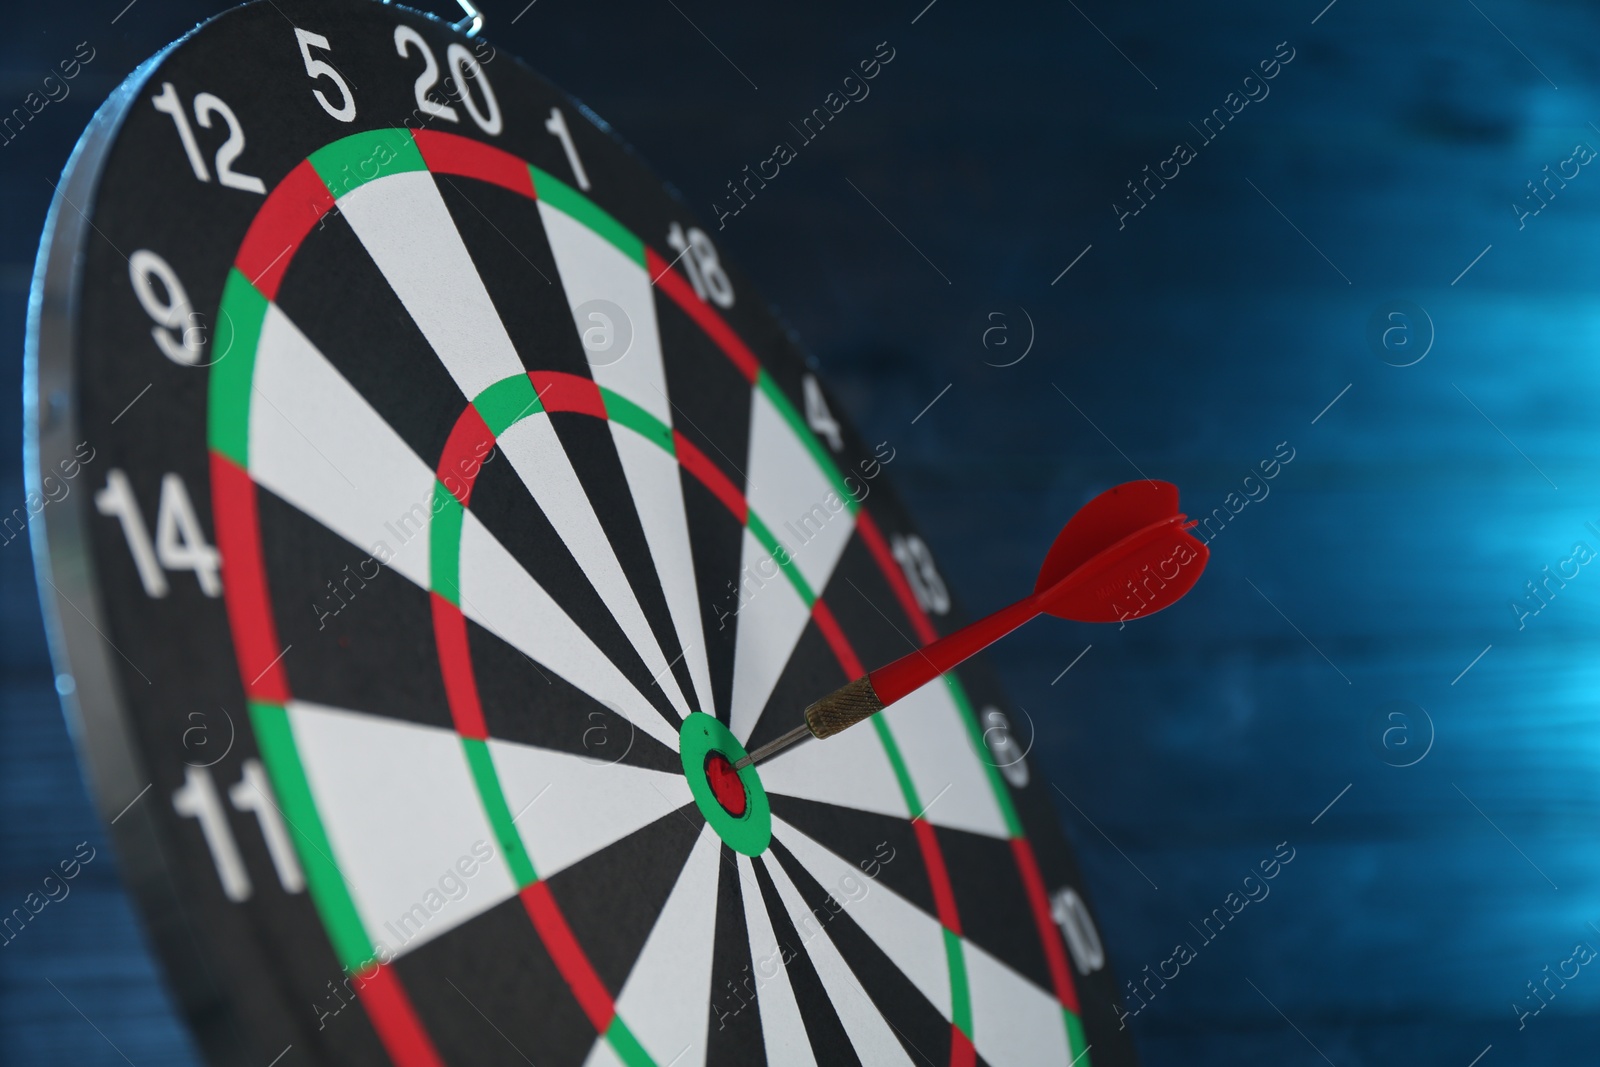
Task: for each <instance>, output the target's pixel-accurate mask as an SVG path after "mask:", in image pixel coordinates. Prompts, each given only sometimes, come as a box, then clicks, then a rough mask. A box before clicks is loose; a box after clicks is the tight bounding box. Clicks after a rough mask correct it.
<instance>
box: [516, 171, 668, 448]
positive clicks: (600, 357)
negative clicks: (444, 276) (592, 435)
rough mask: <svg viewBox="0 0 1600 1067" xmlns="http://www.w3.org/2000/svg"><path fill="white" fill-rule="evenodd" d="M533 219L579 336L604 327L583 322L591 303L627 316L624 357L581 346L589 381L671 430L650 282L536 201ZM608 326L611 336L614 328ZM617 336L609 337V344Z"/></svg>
mask: <svg viewBox="0 0 1600 1067" xmlns="http://www.w3.org/2000/svg"><path fill="white" fill-rule="evenodd" d="M539 218H540V219H541V220H542V221H543V222H544V232H545V237H546V238H547V239H548V240H549V242H550V251H551V252H552V253H553V254H554V255H555V260H556V267H557V269H559V270H560V272H561V288H562V289H564V290H565V291H566V294H567V303H568V305H569V306H570V307H571V308H572V312H573V318H574V322H575V325H576V328H577V330H578V333H579V335H580V336H581V335H582V333H583V332H584V331H585V330H587V329H590V328H592V327H596V326H603V325H605V324H604V323H603V321H601V320H596V319H591V318H589V315H590V313H591V312H592V311H595V310H599V309H597V308H595V302H596V301H607V302H609V303H611V304H614V305H616V306H617V308H619V309H620V310H621V311H622V313H623V314H624V315H625V316H627V321H626V323H625V325H626V327H627V332H628V334H629V335H630V340H629V344H628V347H627V349H626V350H625V351H622V352H620V353H619V352H615V351H611V350H609V349H607V350H604V351H592V350H591V349H590V348H589V346H585V349H584V350H585V352H587V353H589V371H590V373H591V374H593V375H594V380H595V381H596V382H597V383H599V384H600V385H603V386H605V387H606V388H607V389H610V390H611V391H612V392H614V393H620V394H621V395H622V396H624V397H626V398H627V399H629V400H630V401H632V402H633V403H635V404H637V405H638V406H639V407H641V408H644V410H646V411H648V412H649V413H650V414H652V415H654V416H655V417H656V418H657V419H659V420H660V421H662V422H664V423H666V424H667V425H668V426H671V425H672V411H671V405H670V404H669V403H668V402H667V376H666V372H665V370H664V369H663V368H662V365H661V339H660V335H659V333H658V332H657V330H656V297H655V292H654V289H653V287H652V286H651V284H650V276H649V275H648V274H646V273H645V270H644V268H643V267H641V266H639V264H638V263H636V262H634V261H633V260H632V259H630V258H628V256H627V255H625V254H624V253H623V252H622V250H621V249H619V248H617V246H616V245H614V244H612V243H611V242H610V241H608V240H606V239H605V238H604V237H602V236H600V235H599V234H597V233H595V232H594V231H593V230H591V229H590V228H589V227H587V226H585V225H584V224H583V223H581V222H579V221H577V220H576V219H574V218H573V217H572V216H570V215H568V214H567V213H566V212H564V211H562V210H561V209H559V208H554V207H551V206H550V205H549V203H547V202H546V201H543V200H541V201H539ZM611 325H612V326H613V328H614V330H615V329H616V328H618V326H619V324H616V323H612V324H611ZM617 336H618V335H617V334H616V333H614V334H613V338H614V339H615V338H616V337H617Z"/></svg>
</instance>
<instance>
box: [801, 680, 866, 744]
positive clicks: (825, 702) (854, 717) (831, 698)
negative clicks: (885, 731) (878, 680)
mask: <svg viewBox="0 0 1600 1067" xmlns="http://www.w3.org/2000/svg"><path fill="white" fill-rule="evenodd" d="M882 710H883V701H881V700H879V699H878V694H877V691H876V690H874V689H873V688H872V680H871V679H870V678H868V677H866V676H865V675H863V676H862V677H860V678H857V679H856V680H855V681H853V682H851V683H850V684H849V685H845V686H841V687H840V688H838V689H835V690H834V691H833V692H831V693H829V694H828V695H827V696H825V697H823V698H822V699H821V700H818V701H817V702H815V703H814V704H812V705H810V706H809V707H807V708H806V725H807V726H809V727H810V728H811V733H812V735H813V736H815V737H817V738H818V739H819V740H820V739H821V738H825V737H832V736H833V735H834V734H836V733H839V732H841V731H843V730H846V729H848V728H850V727H852V726H854V725H855V724H856V723H858V722H860V721H861V720H862V719H870V718H871V717H872V716H874V715H876V714H877V713H878V712H880V711H882Z"/></svg>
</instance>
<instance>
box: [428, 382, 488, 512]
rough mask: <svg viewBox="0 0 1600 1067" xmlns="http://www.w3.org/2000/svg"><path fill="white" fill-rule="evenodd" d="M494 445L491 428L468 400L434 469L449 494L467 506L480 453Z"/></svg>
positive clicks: (476, 472) (481, 460) (480, 464)
mask: <svg viewBox="0 0 1600 1067" xmlns="http://www.w3.org/2000/svg"><path fill="white" fill-rule="evenodd" d="M493 447H494V432H493V431H492V430H490V429H489V424H488V423H486V422H484V421H483V416H482V415H480V414H478V409H477V408H476V407H475V406H473V405H472V404H468V405H467V407H466V410H464V411H463V412H462V413H461V417H460V418H458V419H457V420H456V424H455V425H454V426H453V427H451V429H450V436H449V438H447V439H446V441H445V443H444V454H443V455H441V456H440V457H439V466H438V467H437V468H436V469H435V473H436V474H437V476H438V478H439V482H440V484H441V485H443V486H444V487H445V489H446V490H448V491H449V493H450V495H451V496H453V497H455V498H456V499H457V500H459V501H460V502H461V506H462V507H466V506H467V505H468V504H469V503H471V502H472V487H473V486H474V485H476V484H477V481H478V471H479V470H480V469H481V467H482V463H483V457H484V456H485V455H487V454H488V452H489V449H491V448H493Z"/></svg>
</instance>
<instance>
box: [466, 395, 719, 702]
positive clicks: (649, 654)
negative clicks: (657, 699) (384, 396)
mask: <svg viewBox="0 0 1600 1067" xmlns="http://www.w3.org/2000/svg"><path fill="white" fill-rule="evenodd" d="M497 444H498V446H499V448H500V450H501V451H502V452H504V453H505V455H506V458H507V459H509V460H510V461H511V466H512V467H513V468H515V470H516V472H517V475H518V477H520V478H521V479H522V483H523V485H525V486H527V488H528V491H529V492H530V493H532V494H533V498H534V500H535V501H536V502H537V503H538V505H539V508H540V510H542V511H543V512H544V514H545V517H546V518H548V519H549V520H550V525H551V526H553V527H554V528H555V531H556V534H557V535H558V536H559V537H560V538H561V540H562V542H563V543H564V544H565V545H566V546H567V551H568V552H571V553H572V558H573V559H575V560H577V562H578V566H579V567H580V568H582V569H583V574H584V577H586V578H588V579H589V584H590V585H592V586H594V590H595V592H596V593H598V594H599V595H600V599H601V601H603V602H604V603H605V606H606V608H607V610H609V611H610V612H611V617H612V618H614V619H615V620H616V621H617V625H618V626H620V627H621V628H622V632H623V634H624V635H625V636H626V637H627V638H628V642H629V644H631V645H632V646H633V649H634V651H636V652H638V653H639V657H640V658H641V659H642V660H644V665H645V667H646V668H647V669H648V670H649V671H650V675H651V677H652V678H654V679H655V684H656V685H658V686H660V687H661V690H662V692H664V693H665V694H666V696H667V699H668V700H669V701H671V702H672V706H673V707H674V708H676V709H677V711H678V714H680V715H688V714H689V705H688V704H687V703H686V702H685V701H684V699H683V691H682V690H680V689H679V688H678V681H677V678H676V677H675V676H674V675H673V673H672V669H671V665H670V664H669V663H668V661H667V657H666V655H665V654H663V653H662V651H661V645H660V644H659V643H658V642H657V641H656V636H655V634H654V632H652V631H651V629H650V623H649V622H648V621H646V619H645V617H644V611H643V609H641V608H640V607H639V598H638V597H637V596H635V595H634V592H633V587H632V586H631V585H629V584H628V576H627V575H626V574H625V573H623V570H622V564H621V562H619V561H618V559H617V556H616V553H615V552H614V551H612V547H611V540H610V539H609V538H608V537H607V536H606V533H605V530H604V528H603V527H601V525H600V519H599V516H597V515H596V514H595V512H594V505H593V504H591V503H590V502H589V496H588V494H587V493H585V492H584V489H583V484H582V483H581V482H579V480H578V473H577V471H575V470H573V468H572V461H571V460H570V459H568V458H567V453H566V450H565V449H564V448H563V447H562V445H561V438H560V437H558V436H557V435H556V431H555V427H554V426H552V425H551V423H550V416H549V415H548V414H546V413H544V412H539V413H538V414H535V415H530V416H529V417H527V418H525V419H522V420H520V421H519V422H517V423H515V424H513V425H512V426H511V427H510V428H509V429H507V430H506V431H505V432H504V433H502V434H501V435H500V437H499V440H498V442H497Z"/></svg>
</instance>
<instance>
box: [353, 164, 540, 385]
mask: <svg viewBox="0 0 1600 1067" xmlns="http://www.w3.org/2000/svg"><path fill="white" fill-rule="evenodd" d="M339 210H340V211H341V212H342V213H343V214H344V217H345V218H346V219H347V220H348V221H349V223H350V227H351V229H353V230H355V233H356V236H357V237H358V238H360V240H361V244H362V246H363V247H365V248H366V250H367V254H368V255H370V256H371V257H372V261H373V262H374V263H376V264H377V266H378V269H379V270H380V271H382V272H383V276H384V278H385V279H386V280H387V281H388V282H389V286H390V288H392V289H393V290H394V292H395V295H396V296H398V297H399V298H400V302H401V303H402V304H404V305H405V308H406V311H407V312H409V313H410V315H411V318H412V320H413V321H415V322H416V324H417V328H418V329H419V330H421V331H422V335H423V336H424V337H426V338H427V339H428V343H429V344H430V345H432V346H433V350H434V351H435V352H436V353H438V356H439V360H440V362H442V363H443V364H444V366H445V369H446V370H448V371H449V372H450V376H451V377H452V378H454V379H455V382H456V385H458V386H459V387H460V388H461V394H462V396H464V397H465V398H466V399H468V400H471V399H472V398H473V397H475V396H477V395H478V394H479V393H481V392H483V390H485V389H487V388H488V387H489V386H491V385H493V384H494V383H495V382H498V381H500V380H501V379H502V378H506V377H509V376H511V375H513V374H521V373H523V366H522V360H521V359H520V358H519V357H518V355H517V350H516V346H515V345H513V344H512V342H511V338H510V336H509V335H508V334H507V333H506V329H505V326H504V324H502V323H501V321H500V315H499V313H498V312H497V311H496V310H495V307H494V301H493V300H492V299H491V298H490V296H489V292H488V290H487V289H485V288H484V285H483V279H482V278H481V277H480V276H479V275H478V268H477V265H476V264H475V263H473V261H472V256H471V254H470V253H469V252H468V251H467V246H466V243H465V242H463V241H462V240H461V234H460V233H459V232H457V230H456V225H455V221H454V220H453V219H452V218H451V217H450V209H449V208H448V207H446V206H445V202H444V198H443V197H441V196H440V195H439V187H438V185H436V184H435V182H434V177H433V175H432V174H430V173H428V172H427V171H421V170H418V171H405V172H402V173H398V174H390V175H387V176H386V177H384V178H383V179H382V180H381V181H372V182H367V183H366V184H364V185H361V186H358V187H357V188H355V189H354V190H352V191H350V192H348V193H345V194H344V195H343V196H341V197H340V198H339Z"/></svg>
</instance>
